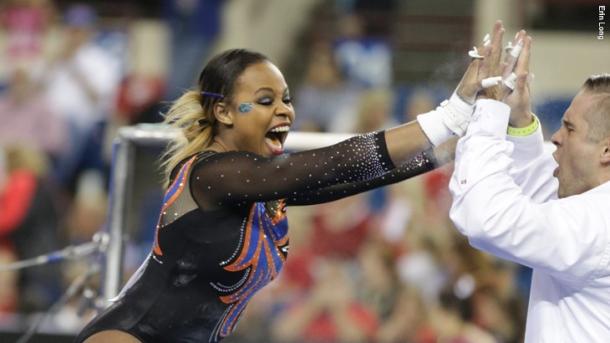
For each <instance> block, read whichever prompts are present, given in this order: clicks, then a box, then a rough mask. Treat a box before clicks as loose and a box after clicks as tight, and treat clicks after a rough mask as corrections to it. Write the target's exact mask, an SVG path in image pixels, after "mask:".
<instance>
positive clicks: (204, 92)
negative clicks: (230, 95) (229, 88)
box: [200, 91, 225, 99]
mask: <svg viewBox="0 0 610 343" xmlns="http://www.w3.org/2000/svg"><path fill="white" fill-rule="evenodd" d="M200 94H201V96H209V97H212V98H216V99H223V98H224V97H225V96H224V95H222V94H219V93H213V92H206V91H201V93H200Z"/></svg>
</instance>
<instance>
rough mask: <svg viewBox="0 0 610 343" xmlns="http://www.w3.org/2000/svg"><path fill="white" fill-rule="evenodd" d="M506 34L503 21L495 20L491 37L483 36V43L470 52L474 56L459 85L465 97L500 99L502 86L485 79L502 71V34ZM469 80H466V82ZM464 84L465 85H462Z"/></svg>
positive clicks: (460, 92)
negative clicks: (491, 83) (489, 82)
mask: <svg viewBox="0 0 610 343" xmlns="http://www.w3.org/2000/svg"><path fill="white" fill-rule="evenodd" d="M503 35H504V26H503V25H502V21H500V20H498V21H496V22H495V24H494V26H493V29H492V32H491V37H490V36H489V35H486V36H485V38H483V43H482V45H480V46H478V47H476V48H475V49H474V50H473V51H471V52H470V53H469V55H470V56H471V57H473V58H474V59H473V61H472V62H471V63H470V66H469V67H468V70H466V73H465V74H464V77H463V78H462V81H461V82H460V85H459V86H458V95H460V96H461V97H462V98H463V99H467V97H469V99H472V100H471V101H472V102H473V103H474V99H475V98H476V97H477V96H478V97H482V98H492V99H498V100H499V99H500V87H498V86H494V85H485V81H484V80H489V79H490V78H493V77H497V76H499V75H500V74H501V72H502V64H501V63H500V61H501V57H502V36H503ZM465 80H467V81H466V82H464V81H465ZM462 84H464V85H462ZM483 88H485V89H483Z"/></svg>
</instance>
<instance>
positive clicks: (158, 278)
mask: <svg viewBox="0 0 610 343" xmlns="http://www.w3.org/2000/svg"><path fill="white" fill-rule="evenodd" d="M430 155H431V154H430V153H425V152H424V153H420V154H418V155H416V156H415V157H413V158H412V159H411V160H410V161H408V162H407V163H405V164H403V165H402V166H400V167H398V168H395V167H394V165H393V163H392V161H391V160H390V158H389V155H388V152H387V149H386V145H385V135H384V132H383V131H381V132H378V133H372V134H366V135H360V136H356V137H353V138H350V139H348V140H346V141H343V142H341V143H338V144H336V145H333V146H330V147H327V148H322V149H316V150H309V151H304V152H298V153H293V154H285V155H281V156H277V157H272V158H266V157H261V156H258V155H255V154H252V153H246V152H227V153H213V152H203V153H200V154H198V155H196V156H192V157H191V158H189V159H188V160H187V161H185V162H183V163H182V164H181V165H180V166H179V167H178V168H176V171H175V172H174V176H173V177H172V180H173V182H172V183H171V185H170V187H169V188H168V190H167V193H166V195H165V198H164V204H163V207H162V210H161V214H160V216H159V223H158V226H157V233H156V239H155V243H154V246H153V249H152V251H151V253H150V255H149V256H148V258H147V259H146V261H145V262H144V263H143V264H142V266H141V267H140V268H139V269H138V271H137V272H136V273H135V274H134V275H133V276H132V277H131V279H130V280H129V282H128V283H127V285H126V286H125V287H124V288H123V290H122V291H121V294H119V296H118V297H117V300H116V301H115V302H114V303H113V304H112V305H111V306H110V307H109V308H107V309H106V310H105V311H104V312H103V313H101V314H100V315H99V316H98V317H96V318H95V319H94V320H93V321H92V322H91V323H89V325H87V326H86V327H85V329H83V331H82V332H81V333H80V335H79V337H78V338H77V342H81V341H83V340H85V339H86V338H87V337H89V336H91V335H92V334H94V333H96V332H99V331H102V330H121V331H125V332H128V333H130V334H131V335H133V336H135V337H137V338H138V339H140V340H141V341H143V342H218V341H219V340H221V339H222V338H223V337H225V336H227V335H228V334H229V333H231V331H232V330H233V329H234V327H235V324H236V323H237V321H238V319H239V316H240V314H241V313H242V311H243V310H244V308H245V306H246V305H247V303H248V301H249V300H250V298H251V297H252V296H253V295H254V294H255V293H256V292H257V291H258V290H259V289H261V288H262V287H263V286H265V285H266V284H267V283H269V282H270V281H271V280H273V279H274V278H275V277H276V275H277V274H278V273H279V271H280V269H281V268H282V265H283V263H284V261H285V259H286V256H287V253H288V223H287V218H286V212H285V206H286V205H309V204H318V203H323V202H328V201H332V200H336V199H340V198H343V197H346V196H349V195H353V194H356V193H360V192H363V191H366V190H369V189H372V188H375V187H379V186H382V185H387V184H390V183H394V182H397V181H401V180H404V179H406V178H409V177H412V176H415V175H419V174H421V173H424V172H426V171H428V170H431V169H433V168H434V163H433V161H432V160H431V157H430Z"/></svg>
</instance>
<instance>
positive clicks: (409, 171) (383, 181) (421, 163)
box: [286, 150, 437, 205]
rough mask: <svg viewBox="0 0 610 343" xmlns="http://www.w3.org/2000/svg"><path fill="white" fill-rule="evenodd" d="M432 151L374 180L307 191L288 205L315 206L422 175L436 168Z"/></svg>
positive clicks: (420, 154) (292, 199) (421, 154)
mask: <svg viewBox="0 0 610 343" xmlns="http://www.w3.org/2000/svg"><path fill="white" fill-rule="evenodd" d="M433 156H434V153H433V151H432V150H428V151H424V152H421V153H419V154H417V155H415V156H414V157H413V158H412V159H410V160H409V161H407V162H406V163H404V164H402V165H401V166H399V167H397V168H394V169H392V170H390V171H389V172H387V173H385V174H383V175H381V176H378V177H376V178H374V179H372V180H368V181H359V182H351V183H343V184H339V185H334V186H329V187H326V188H322V189H318V190H313V191H307V192H303V193H300V194H298V195H296V196H291V197H289V198H288V199H287V201H286V204H287V205H315V204H321V203H325V202H329V201H334V200H339V199H342V198H345V197H348V196H351V195H354V194H358V193H362V192H366V191H368V190H371V189H374V188H378V187H381V186H386V185H390V184H393V183H396V182H400V181H403V180H406V179H408V178H411V177H415V176H417V175H421V174H423V173H426V172H428V171H430V170H433V169H434V168H436V165H437V163H436V161H435V160H434V158H433Z"/></svg>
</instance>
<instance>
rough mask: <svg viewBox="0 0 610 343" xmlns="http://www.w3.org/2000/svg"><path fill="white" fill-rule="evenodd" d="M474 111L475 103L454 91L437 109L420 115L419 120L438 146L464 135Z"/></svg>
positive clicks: (429, 137)
mask: <svg viewBox="0 0 610 343" xmlns="http://www.w3.org/2000/svg"><path fill="white" fill-rule="evenodd" d="M473 111H474V105H470V104H468V103H467V102H465V101H464V100H462V99H460V97H459V96H457V94H455V93H454V94H453V95H451V98H449V100H445V101H443V102H442V103H441V105H440V106H438V107H437V108H436V109H435V110H433V111H430V112H428V113H424V114H420V115H418V116H417V122H418V123H419V126H420V127H421V128H422V130H423V131H424V133H425V134H426V137H428V139H429V140H430V142H431V143H432V145H434V146H438V145H440V144H442V143H444V142H445V141H447V140H448V139H449V138H451V137H452V136H455V135H457V136H462V135H464V133H466V129H467V128H468V124H469V123H470V119H471V118H472V112H473Z"/></svg>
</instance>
